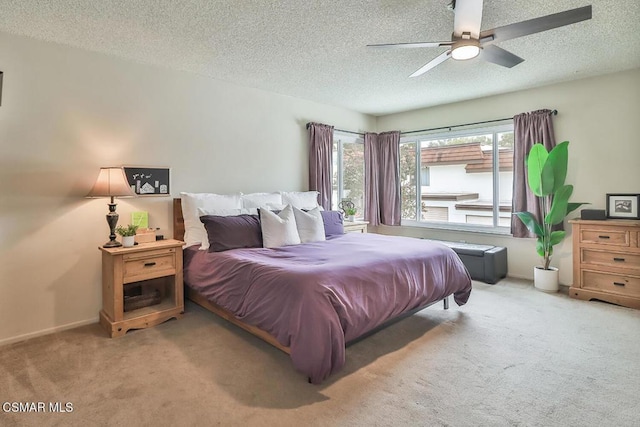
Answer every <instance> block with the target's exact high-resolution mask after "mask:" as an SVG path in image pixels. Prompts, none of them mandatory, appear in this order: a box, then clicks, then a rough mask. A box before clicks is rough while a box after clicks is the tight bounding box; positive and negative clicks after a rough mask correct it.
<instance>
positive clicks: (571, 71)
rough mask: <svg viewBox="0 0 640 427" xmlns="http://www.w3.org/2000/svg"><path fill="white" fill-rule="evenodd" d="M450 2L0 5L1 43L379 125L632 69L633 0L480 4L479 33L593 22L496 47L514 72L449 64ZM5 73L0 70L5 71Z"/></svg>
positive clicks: (639, 53)
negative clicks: (48, 46)
mask: <svg viewBox="0 0 640 427" xmlns="http://www.w3.org/2000/svg"><path fill="white" fill-rule="evenodd" d="M449 2H450V0H404V1H401V0H378V1H373V0H372V1H363V0H318V1H314V0H307V1H303V0H279V1H275V0H251V1H250V0H181V1H178V0H173V1H171V0H135V1H131V0H113V1H107V0H64V1H63V0H61V1H52V0H13V1H12V0H0V11H1V12H0V31H5V32H8V33H12V34H18V35H25V36H30V37H34V38H36V39H42V40H47V41H53V42H58V43H62V44H67V45H71V46H76V47H81V48H84V49H88V50H92V51H98V52H104V53H109V54H113V55H117V56H120V57H124V58H129V59H133V60H136V61H139V62H144V63H151V64H157V65H162V66H165V67H169V68H174V69H179V70H185V71H189V72H192V73H196V74H200V75H206V76H211V77H213V78H216V79H220V80H224V81H229V82H234V83H237V84H239V85H242V86H248V87H254V88H259V89H264V90H267V91H271V92H276V93H280V94H285V95H290V96H294V97H297V98H303V99H308V100H312V101H316V102H320V103H324V104H330V105H337V106H343V107H346V108H349V109H352V110H356V111H360V112H363V113H369V114H374V115H382V114H388V113H393V112H399V111H406V110H411V109H416V108H420V107H427V106H433V105H438V104H443V103H449V102H455V101H461V100H466V99H472V98H478V97H482V96H487V95H493V94H498V93H504V92H510V91H514V90H519V89H523V88H531V87H535V86H540V85H544V84H549V83H555V82H560V81H566V80H572V79H576V78H583V77H587V76H594V75H598V74H604V73H610V72H614V71H619V70H625V69H631V68H638V67H640V0H555V1H550V0H485V2H484V13H483V21H482V29H483V30H486V29H490V28H494V27H496V26H502V25H507V24H511V23H514V22H519V21H522V20H527V19H532V18H536V17H539V16H542V15H547V14H551V13H556V12H561V11H564V10H567V9H572V8H576V7H580V6H586V5H588V4H592V5H593V18H592V19H591V20H589V21H584V22H580V23H577V24H574V25H571V26H567V27H563V28H558V29H554V30H550V31H547V32H544V33H539V34H534V35H531V36H526V37H522V38H518V39H514V40H509V41H505V42H503V43H499V44H498V46H500V47H502V48H505V49H507V50H509V51H511V52H513V53H515V54H516V55H518V56H520V57H522V58H524V59H525V62H523V63H522V64H520V65H517V66H516V67H514V68H512V69H507V68H503V67H500V66H498V65H494V64H490V63H487V62H484V61H481V60H479V59H475V60H471V61H465V62H459V61H453V60H449V61H446V62H445V63H443V64H441V65H439V66H438V67H436V68H435V69H433V70H431V71H429V72H428V73H426V74H425V75H423V76H421V77H418V78H413V79H409V78H408V76H409V75H410V74H411V73H413V72H414V71H416V70H417V69H418V68H420V67H421V66H422V65H423V64H425V63H426V62H428V61H429V60H430V59H432V58H434V57H436V56H437V55H438V54H439V53H441V52H442V51H444V50H445V48H426V49H399V50H377V49H369V48H366V47H365V45H367V44H373V43H396V42H412V41H437V40H448V39H449V38H450V35H451V32H452V29H453V13H452V12H450V11H449V10H447V7H446V5H447V3H449ZM1 65H2V64H0V66H1Z"/></svg>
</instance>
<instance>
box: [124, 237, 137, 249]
mask: <svg viewBox="0 0 640 427" xmlns="http://www.w3.org/2000/svg"><path fill="white" fill-rule="evenodd" d="M135 243H136V236H122V246H124V247H125V248H130V247H132V246H133V245H134V244H135Z"/></svg>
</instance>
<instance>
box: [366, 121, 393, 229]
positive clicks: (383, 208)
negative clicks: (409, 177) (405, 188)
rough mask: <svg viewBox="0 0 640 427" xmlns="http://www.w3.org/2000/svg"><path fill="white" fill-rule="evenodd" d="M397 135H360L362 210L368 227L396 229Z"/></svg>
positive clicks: (388, 133) (387, 133)
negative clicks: (391, 227) (362, 161)
mask: <svg viewBox="0 0 640 427" xmlns="http://www.w3.org/2000/svg"><path fill="white" fill-rule="evenodd" d="M399 152H400V132H399V131H392V132H384V133H381V134H379V135H376V134H375V133H365V135H364V168H365V175H364V176H365V181H364V182H365V210H364V218H365V219H366V220H367V221H369V223H370V224H371V225H380V224H384V225H400V169H399Z"/></svg>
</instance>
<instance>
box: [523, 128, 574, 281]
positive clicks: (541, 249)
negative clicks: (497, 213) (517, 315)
mask: <svg viewBox="0 0 640 427" xmlns="http://www.w3.org/2000/svg"><path fill="white" fill-rule="evenodd" d="M568 159H569V141H564V142H562V143H560V144H558V145H556V146H555V147H554V148H553V149H552V150H551V151H550V152H547V149H546V148H545V147H544V145H542V144H535V145H534V146H533V147H531V151H529V155H528V156H527V179H528V183H529V188H530V189H531V191H532V192H533V194H535V195H536V196H537V197H538V198H539V200H540V204H541V208H542V219H538V218H536V216H535V215H534V214H532V213H531V212H516V213H515V215H517V216H518V218H520V221H522V223H523V224H524V225H525V226H526V227H527V229H528V230H529V231H530V232H532V233H533V234H535V235H536V237H537V242H536V251H537V252H538V255H540V256H541V257H542V261H543V265H542V266H538V267H535V268H534V270H533V273H534V274H533V275H534V286H535V287H536V288H537V289H540V290H542V291H546V292H557V291H558V269H557V268H555V267H551V266H550V264H551V257H552V255H553V247H554V246H555V245H557V244H558V243H560V242H562V240H563V239H564V238H565V235H566V232H565V231H561V230H553V227H554V226H555V225H558V224H561V223H562V222H563V221H564V219H565V217H566V216H567V215H568V214H569V213H570V212H572V211H574V210H576V209H577V208H579V207H580V206H582V205H584V204H585V203H570V202H569V198H570V197H571V194H572V193H573V185H568V184H565V178H566V177H567V164H568Z"/></svg>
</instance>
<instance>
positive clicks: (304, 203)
mask: <svg viewBox="0 0 640 427" xmlns="http://www.w3.org/2000/svg"><path fill="white" fill-rule="evenodd" d="M280 194H281V195H282V203H283V204H285V205H291V206H293V207H294V208H298V209H313V208H315V207H316V206H318V194H319V193H318V192H317V191H281V192H280Z"/></svg>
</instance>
